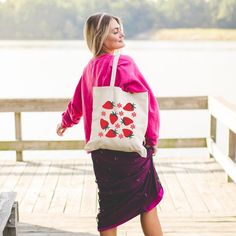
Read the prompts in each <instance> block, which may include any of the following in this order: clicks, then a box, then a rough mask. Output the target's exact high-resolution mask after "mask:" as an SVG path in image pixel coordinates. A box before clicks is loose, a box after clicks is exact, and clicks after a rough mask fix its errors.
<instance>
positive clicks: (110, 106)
mask: <svg viewBox="0 0 236 236" xmlns="http://www.w3.org/2000/svg"><path fill="white" fill-rule="evenodd" d="M114 106H115V105H114V103H113V102H111V101H107V102H105V103H104V104H103V105H102V107H103V108H105V109H113V107H114Z"/></svg>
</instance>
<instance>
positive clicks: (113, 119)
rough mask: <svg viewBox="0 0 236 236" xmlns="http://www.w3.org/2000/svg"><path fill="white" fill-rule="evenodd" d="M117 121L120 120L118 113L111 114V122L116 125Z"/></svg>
mask: <svg viewBox="0 0 236 236" xmlns="http://www.w3.org/2000/svg"><path fill="white" fill-rule="evenodd" d="M117 120H118V116H117V113H116V112H112V113H111V114H110V121H111V123H112V124H114V123H115V122H116V121H117Z"/></svg>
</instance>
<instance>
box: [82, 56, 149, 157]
mask: <svg viewBox="0 0 236 236" xmlns="http://www.w3.org/2000/svg"><path fill="white" fill-rule="evenodd" d="M118 60H119V54H116V55H115V56H114V60H113V65H112V74H111V81H110V86H104V87H93V112H92V131H91V136H90V140H89V142H88V143H87V144H86V145H85V148H84V149H85V150H86V151H89V152H90V151H94V150H97V149H100V148H101V149H109V150H116V151H124V152H137V153H139V154H140V155H141V156H142V157H146V156H147V152H146V148H145V147H144V145H143V143H144V140H145V133H146V130H147V118H148V92H140V93H128V92H125V91H123V90H122V89H121V88H120V87H116V86H115V79H116V71H117V64H118ZM121 79H122V78H121Z"/></svg>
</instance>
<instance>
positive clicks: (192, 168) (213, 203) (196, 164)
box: [186, 157, 224, 215]
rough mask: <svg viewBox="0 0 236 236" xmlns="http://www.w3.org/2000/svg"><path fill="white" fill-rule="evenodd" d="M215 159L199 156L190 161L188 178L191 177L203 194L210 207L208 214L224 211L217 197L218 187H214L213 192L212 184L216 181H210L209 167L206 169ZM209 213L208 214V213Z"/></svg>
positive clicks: (206, 203) (205, 202)
mask: <svg viewBox="0 0 236 236" xmlns="http://www.w3.org/2000/svg"><path fill="white" fill-rule="evenodd" d="M213 162H214V160H213V159H206V158H199V157H198V158H197V159H195V160H194V159H192V162H189V163H188V169H186V170H187V172H188V175H187V176H186V178H191V180H192V182H193V183H194V186H195V192H198V193H199V194H200V196H201V199H202V201H203V203H204V204H205V206H206V207H207V209H208V214H210V215H214V214H215V213H216V212H223V211H224V208H223V206H222V205H221V204H220V202H219V201H218V199H217V198H216V195H217V194H216V192H218V189H217V188H216V189H214V191H213V192H212V188H211V185H213V184H214V185H215V184H216V183H215V181H214V182H210V180H209V176H208V175H207V173H208V172H209V173H210V170H209V169H206V168H207V166H208V164H209V165H210V164H211V163H213ZM208 214H207V215H208Z"/></svg>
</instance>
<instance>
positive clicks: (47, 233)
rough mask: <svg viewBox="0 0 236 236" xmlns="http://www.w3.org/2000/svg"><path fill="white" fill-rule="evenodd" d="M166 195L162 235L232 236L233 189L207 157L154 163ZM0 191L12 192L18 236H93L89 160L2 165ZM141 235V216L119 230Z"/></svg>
mask: <svg viewBox="0 0 236 236" xmlns="http://www.w3.org/2000/svg"><path fill="white" fill-rule="evenodd" d="M154 160H155V165H156V169H157V172H158V175H159V177H160V180H161V182H162V184H163V187H164V190H165V195H164V199H163V200H162V202H161V203H160V205H159V206H158V213H159V217H160V221H161V224H162V227H163V231H164V235H166V236H180V235H181V236H195V235H198V236H199V235H202V236H213V235H214V236H233V235H234V236H235V235H236V184H235V183H227V182H226V178H225V172H224V171H223V170H222V168H221V167H220V166H219V164H218V163H217V162H216V161H215V160H214V159H210V158H208V157H191V156H189V157H160V158H157V157H155V158H154ZM0 166H1V169H0V190H1V191H12V190H13V191H16V192H17V198H16V200H17V201H18V202H19V212H20V223H19V236H59V235H60V236H62V235H68V236H73V235H80V236H95V235H98V233H97V230H96V212H97V209H98V205H97V189H96V183H95V178H94V174H93V169H92V162H91V159H90V157H89V156H86V157H78V158H77V159H74V158H73V159H64V160H58V161H56V160H35V161H33V160H31V161H25V162H15V161H10V160H0ZM118 235H120V236H134V235H135V236H139V235H143V234H142V230H141V226H140V224H139V217H136V218H134V219H133V220H131V221H129V222H127V223H126V224H123V225H122V226H120V227H119V229H118Z"/></svg>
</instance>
